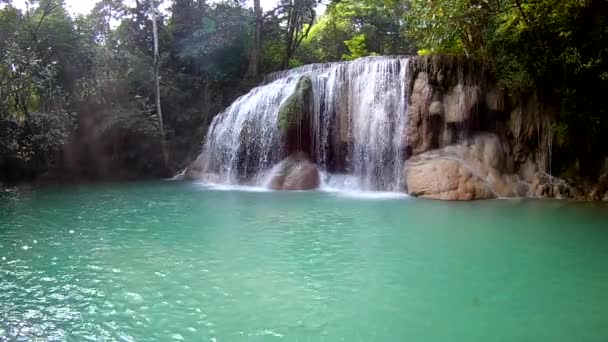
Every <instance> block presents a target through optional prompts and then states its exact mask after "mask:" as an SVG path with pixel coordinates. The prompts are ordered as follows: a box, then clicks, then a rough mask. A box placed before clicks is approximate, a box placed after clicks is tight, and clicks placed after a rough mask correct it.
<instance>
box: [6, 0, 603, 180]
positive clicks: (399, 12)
mask: <svg viewBox="0 0 608 342" xmlns="http://www.w3.org/2000/svg"><path fill="white" fill-rule="evenodd" d="M165 2H166V3H165ZM159 8H163V9H164V8H167V10H162V11H161V10H159ZM607 15H608V1H606V0H331V1H329V2H327V1H319V0H279V1H278V2H277V3H276V4H275V5H274V6H273V7H272V8H262V6H261V3H260V0H253V3H252V4H251V3H248V2H239V1H223V2H222V1H220V2H205V1H203V0H173V1H171V2H168V1H167V0H165V1H162V0H161V1H158V0H149V1H148V0H134V1H121V0H100V1H99V2H98V3H97V4H96V5H95V7H94V9H93V10H92V11H91V12H90V13H89V14H87V15H77V16H74V15H70V14H69V13H68V10H67V9H66V5H65V4H64V3H63V1H62V0H28V2H27V6H26V8H21V6H20V7H19V8H18V7H16V6H14V5H13V4H11V1H10V0H0V59H1V62H0V181H4V182H18V181H29V180H34V179H42V180H48V181H76V180H82V181H93V180H109V179H134V178H153V177H164V176H169V175H171V174H174V173H175V172H176V171H178V170H179V169H181V168H183V167H184V166H185V165H186V163H187V162H188V161H190V160H192V158H193V157H194V156H195V155H196V154H197V152H198V151H199V150H200V147H201V146H200V144H201V140H202V138H203V136H204V134H205V131H206V128H207V127H208V125H209V123H210V122H211V120H212V118H213V116H214V115H215V114H217V113H218V112H219V111H221V110H222V109H223V108H225V107H226V106H227V105H228V104H229V103H230V102H231V101H232V100H234V99H235V98H236V97H238V96H239V95H242V94H243V93H244V92H246V91H247V90H249V89H250V88H251V87H253V86H255V85H256V84H257V83H259V82H260V81H261V80H262V78H263V76H264V75H265V74H268V73H269V72H273V71H277V70H282V69H287V68H292V67H295V66H298V65H302V64H307V63H316V62H327V61H339V60H352V59H355V58H359V57H363V56H369V55H414V54H420V55H428V54H450V55H465V56H468V57H470V58H475V59H479V60H480V61H482V62H483V64H484V65H486V66H487V68H489V69H491V70H492V72H493V73H494V75H496V78H497V80H498V82H499V84H500V85H501V86H502V87H504V89H506V90H507V91H509V92H536V93H538V96H540V97H542V98H544V99H546V100H547V101H550V102H554V103H556V104H558V105H559V108H560V111H559V117H558V118H557V120H556V122H557V124H556V125H555V127H554V128H553V129H554V131H555V136H556V140H555V146H553V149H554V150H555V153H556V155H557V156H559V158H556V164H557V165H558V169H557V171H556V172H559V173H560V174H563V175H567V176H568V177H571V178H576V177H581V176H582V177H586V178H596V177H599V175H600V172H601V171H602V168H605V165H604V164H605V158H606V150H607V148H608V138H607V135H606V133H605V132H608V109H607V108H608V106H606V105H605V104H604V100H605V99H604V97H605V94H606V93H607V90H608V18H607Z"/></svg>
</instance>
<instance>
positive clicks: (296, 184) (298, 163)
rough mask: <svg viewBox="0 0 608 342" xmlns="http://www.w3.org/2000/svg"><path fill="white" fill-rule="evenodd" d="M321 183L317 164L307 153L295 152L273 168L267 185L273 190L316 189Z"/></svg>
mask: <svg viewBox="0 0 608 342" xmlns="http://www.w3.org/2000/svg"><path fill="white" fill-rule="evenodd" d="M320 183H321V177H320V176H319V169H318V168H317V166H316V165H315V164H313V163H312V162H311V161H310V160H309V159H308V157H307V156H306V154H305V153H294V154H292V155H291V156H289V157H287V158H286V159H285V160H283V161H282V162H280V163H279V164H278V165H277V166H275V167H274V168H273V170H272V171H271V175H270V180H269V181H268V184H267V186H268V187H269V188H270V189H273V190H314V189H317V188H318V187H319V185H320Z"/></svg>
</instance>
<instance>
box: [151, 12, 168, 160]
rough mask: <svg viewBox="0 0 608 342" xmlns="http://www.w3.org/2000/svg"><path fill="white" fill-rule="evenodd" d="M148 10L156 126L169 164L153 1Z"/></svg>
mask: <svg viewBox="0 0 608 342" xmlns="http://www.w3.org/2000/svg"><path fill="white" fill-rule="evenodd" d="M150 8H151V9H152V10H151V13H152V27H153V31H152V32H153V34H154V86H155V93H156V115H157V116H158V124H159V126H160V133H161V135H162V139H163V141H162V144H161V146H162V153H163V158H164V159H165V164H168V163H169V156H168V155H167V147H166V145H165V136H166V135H165V127H164V125H163V111H162V107H161V103H160V76H159V63H160V54H159V52H158V27H157V25H156V11H157V9H156V4H155V3H154V0H150Z"/></svg>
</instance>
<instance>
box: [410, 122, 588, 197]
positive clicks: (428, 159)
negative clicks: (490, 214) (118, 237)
mask: <svg viewBox="0 0 608 342" xmlns="http://www.w3.org/2000/svg"><path fill="white" fill-rule="evenodd" d="M505 150H506V148H505V146H503V142H502V141H501V140H500V139H499V138H498V137H497V136H496V135H493V134H481V135H477V136H475V137H473V138H472V139H469V140H467V141H464V142H462V143H459V144H455V145H450V146H447V147H445V148H443V149H438V150H433V151H428V152H425V153H422V154H419V155H416V156H414V157H412V158H411V159H410V160H408V161H407V162H406V167H405V179H406V184H407V189H408V193H409V194H410V195H412V196H417V197H423V198H430V199H439V200H480V199H489V198H497V197H535V198H548V197H556V198H576V196H577V193H576V191H575V190H574V189H573V188H572V187H570V186H569V185H568V184H567V183H566V182H564V181H563V180H559V179H557V178H554V177H551V176H549V175H547V174H545V173H543V172H540V171H538V167H537V166H536V164H534V163H533V162H531V161H528V162H527V163H526V164H525V165H524V166H523V167H522V169H521V170H520V174H509V173H507V172H506V171H505V170H506V165H507V164H508V163H507V161H506V160H505V157H506V155H507V154H506V152H505Z"/></svg>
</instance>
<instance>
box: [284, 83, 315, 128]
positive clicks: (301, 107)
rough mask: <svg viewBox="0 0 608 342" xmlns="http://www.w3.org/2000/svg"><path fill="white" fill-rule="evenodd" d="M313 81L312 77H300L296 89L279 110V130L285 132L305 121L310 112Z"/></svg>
mask: <svg viewBox="0 0 608 342" xmlns="http://www.w3.org/2000/svg"><path fill="white" fill-rule="evenodd" d="M311 94H312V80H311V79H310V77H307V76H303V77H300V79H299V80H298V83H297V84H296V88H295V90H294V92H293V94H291V95H290V96H289V97H288V98H287V100H285V102H284V103H283V104H282V105H281V108H279V123H278V126H279V129H280V130H281V131H283V132H286V131H288V130H289V129H291V128H293V127H295V126H297V125H298V124H300V123H301V122H302V120H305V119H306V118H307V116H308V113H309V110H310V96H311Z"/></svg>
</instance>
